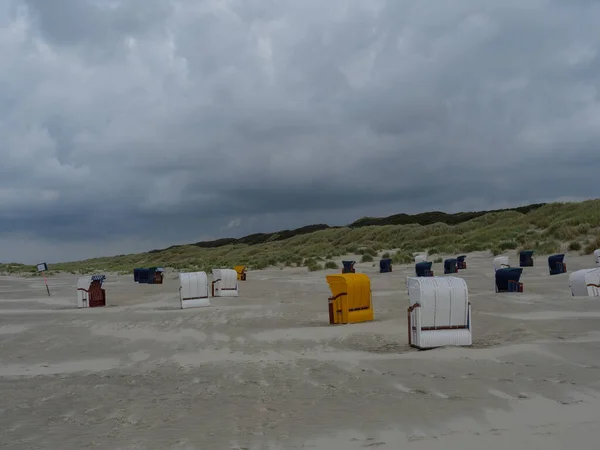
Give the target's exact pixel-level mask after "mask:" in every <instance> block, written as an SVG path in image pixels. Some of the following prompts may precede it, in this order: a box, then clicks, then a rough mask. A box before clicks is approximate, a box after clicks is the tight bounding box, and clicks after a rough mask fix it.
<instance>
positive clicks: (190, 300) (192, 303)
mask: <svg viewBox="0 0 600 450" xmlns="http://www.w3.org/2000/svg"><path fill="white" fill-rule="evenodd" d="M179 299H180V301H181V309H186V308H199V307H202V306H210V299H209V298H208V277H207V276H206V272H188V273H180V274H179Z"/></svg>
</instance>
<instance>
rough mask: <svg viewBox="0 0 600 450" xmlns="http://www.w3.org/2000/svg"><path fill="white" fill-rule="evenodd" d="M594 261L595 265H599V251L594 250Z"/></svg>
mask: <svg viewBox="0 0 600 450" xmlns="http://www.w3.org/2000/svg"><path fill="white" fill-rule="evenodd" d="M594 260H595V261H596V264H600V249H598V250H594Z"/></svg>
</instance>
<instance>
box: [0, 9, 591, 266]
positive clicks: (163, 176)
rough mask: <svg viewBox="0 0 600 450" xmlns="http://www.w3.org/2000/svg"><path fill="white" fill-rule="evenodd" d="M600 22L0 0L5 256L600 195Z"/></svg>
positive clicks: (562, 15)
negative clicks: (599, 174) (598, 186)
mask: <svg viewBox="0 0 600 450" xmlns="http://www.w3.org/2000/svg"><path fill="white" fill-rule="evenodd" d="M599 19H600V5H598V4H597V2H591V1H584V0H577V1H570V2H562V1H558V0H520V1H516V0H508V1H506V2H496V1H492V0H458V1H455V2H449V3H439V2H436V3H433V2H412V1H404V0H387V1H385V0H373V1H370V2H364V1H359V0H343V1H342V0H331V1H329V2H317V1H316V0H306V1H303V2H297V1H292V0H287V1H279V2H274V1H270V0H220V1H217V0H206V1H195V0H172V1H163V0H161V1H159V0H143V1H142V0H137V1H129V2H120V1H117V0H115V1H110V2H108V1H94V0H86V1H84V0H61V1H53V2H49V1H46V0H7V1H5V2H2V5H0V53H1V54H2V55H3V58H2V59H1V60H0V65H1V67H0V69H1V70H0V86H2V89H1V90H0V134H1V135H2V139H3V142H2V145H1V146H0V158H1V161H2V164H0V245H1V246H2V247H1V248H2V256H0V260H17V261H25V260H27V261H26V262H36V261H37V260H44V259H46V260H48V261H52V260H63V259H73V258H83V257H91V256H95V255H100V254H107V252H111V253H128V252H132V251H140V250H144V249H150V248H156V247H157V246H161V245H171V244H175V243H184V242H192V241H196V240H199V239H200V236H204V237H207V236H210V237H218V236H222V235H224V234H227V233H228V232H229V233H235V234H234V235H236V236H239V235H243V234H247V233H251V232H256V231H270V230H277V229H279V228H284V227H286V228H287V227H295V226H301V225H304V224H307V223H311V222H329V223H332V224H341V223H345V222H348V221H351V220H353V219H355V218H357V217H360V216H364V215H375V214H391V213H396V212H418V211H424V210H429V209H442V210H450V209H453V208H462V207H468V208H472V209H479V208H490V207H493V205H511V204H524V203H530V202H537V201H541V200H553V199H557V198H562V197H568V198H583V197H589V196H593V195H595V193H596V192H595V190H594V189H595V183H596V180H597V175H596V172H597V169H595V168H597V167H598V164H599V163H600V153H599V152H598V151H597V148H596V147H597V145H598V142H600V126H599V125H600V103H599V97H598V92H599V89H600V79H599V78H598V76H597V74H598V73H600V57H599V53H598V52H599V50H600V48H599V47H600V45H599V43H600V31H599V30H598V27H597V26H596V24H597V22H598V20H599ZM232 217H234V218H236V219H235V220H236V221H237V220H238V219H239V224H238V223H237V222H236V225H237V226H231V227H228V229H226V230H223V229H222V228H223V224H224V223H228V224H229V225H231V224H232V223H231V222H230V221H232ZM199 230H200V231H199ZM32 242H35V243H36V245H35V246H34V247H32V246H31V243H32ZM146 246H148V247H146ZM23 249H27V250H23ZM36 249H38V250H36ZM109 254H110V253H109Z"/></svg>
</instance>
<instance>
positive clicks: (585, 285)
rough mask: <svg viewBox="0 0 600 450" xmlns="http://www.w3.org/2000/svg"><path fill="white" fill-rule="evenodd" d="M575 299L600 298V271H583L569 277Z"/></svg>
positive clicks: (572, 273) (573, 273) (577, 271)
mask: <svg viewBox="0 0 600 450" xmlns="http://www.w3.org/2000/svg"><path fill="white" fill-rule="evenodd" d="M569 287H570V288H571V294H572V295H573V297H600V269H598V268H595V269H581V270H576V271H575V272H571V274H570V275H569Z"/></svg>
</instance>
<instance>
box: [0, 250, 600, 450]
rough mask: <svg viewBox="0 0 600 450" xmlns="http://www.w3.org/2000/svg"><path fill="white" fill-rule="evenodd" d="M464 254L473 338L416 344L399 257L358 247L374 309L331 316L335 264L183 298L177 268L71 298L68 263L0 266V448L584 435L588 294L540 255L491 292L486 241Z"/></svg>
mask: <svg viewBox="0 0 600 450" xmlns="http://www.w3.org/2000/svg"><path fill="white" fill-rule="evenodd" d="M510 256H511V262H512V263H513V264H515V265H516V263H517V257H516V256H515V255H513V254H511V255H510ZM467 263H468V269H467V270H465V271H461V272H460V273H459V274H458V276H461V277H463V278H464V279H465V280H466V281H467V283H468V285H469V294H470V300H471V303H472V305H473V306H472V308H473V318H472V323H473V341H474V344H473V346H472V347H469V348H440V349H435V350H429V351H418V350H415V349H411V348H410V347H409V346H408V343H407V321H406V308H407V306H408V295H407V292H406V277H407V276H412V275H413V271H414V265H412V264H411V265H402V266H399V265H397V266H394V272H392V273H388V274H379V273H378V267H373V265H372V263H368V264H357V265H356V268H357V271H360V272H364V273H367V274H369V275H370V277H371V288H372V291H373V303H374V308H375V321H374V322H369V323H362V324H349V325H338V326H332V325H329V323H328V314H327V297H328V296H329V295H330V291H329V288H328V286H327V283H326V281H325V274H327V273H334V272H339V271H331V270H329V271H321V272H313V273H308V272H307V271H306V269H285V270H279V269H271V270H264V271H255V272H249V273H248V281H246V282H240V296H239V297H237V298H215V299H212V300H211V301H212V306H210V307H207V308H198V309H188V310H181V309H180V305H179V296H178V282H177V279H176V274H174V273H169V274H168V275H167V276H166V279H165V284H163V285H138V284H135V283H134V282H133V276H117V275H112V274H109V275H108V278H107V281H106V282H105V284H104V287H105V289H106V294H107V303H108V306H107V307H105V308H94V309H77V308H76V307H75V304H76V291H75V286H76V282H77V278H78V276H75V275H60V276H55V277H50V278H49V279H48V280H49V285H50V289H51V292H52V296H51V297H48V296H47V294H46V290H45V288H44V285H43V280H42V279H41V278H18V277H0V430H1V432H0V448H2V449H27V450H34V449H36V450H41V449H57V450H58V449H60V450H75V449H77V450H79V449H87V448H90V449H107V450H109V449H110V450H121V449H122V450H125V449H160V450H167V449H169V450H171V449H182V450H196V449H198V450H211V449H252V450H253V449H327V450H338V449H339V450H353V449H365V448H366V449H370V448H376V449H378V450H383V449H394V450H397V449H427V450H436V449H446V450H452V449H465V448H468V449H483V448H485V449H486V450H495V449H498V450H500V449H502V450H504V449H506V448H511V449H516V450H519V449H528V450H533V449H544V450H551V449H557V450H564V449H566V448H576V449H578V450H584V449H597V448H598V445H599V444H598V442H597V440H598V437H600V298H582V297H577V298H575V297H571V295H570V291H569V283H568V274H563V275H557V276H549V275H548V270H547V264H546V258H545V257H542V256H540V257H539V258H537V260H536V267H533V268H525V270H524V275H523V277H522V280H521V281H523V283H524V287H525V292H524V293H523V294H495V293H494V280H493V269H492V257H491V256H490V255H489V254H484V253H474V254H470V255H469V257H468V258H467ZM567 265H568V268H569V271H571V270H577V269H580V268H587V267H593V266H594V264H593V257H592V256H585V257H582V256H575V255H571V256H569V257H568V259H567ZM434 271H435V273H436V274H441V273H442V272H443V270H442V267H441V264H435V265H434Z"/></svg>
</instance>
